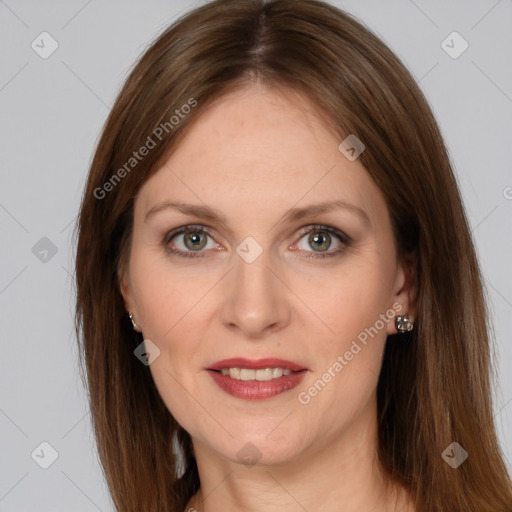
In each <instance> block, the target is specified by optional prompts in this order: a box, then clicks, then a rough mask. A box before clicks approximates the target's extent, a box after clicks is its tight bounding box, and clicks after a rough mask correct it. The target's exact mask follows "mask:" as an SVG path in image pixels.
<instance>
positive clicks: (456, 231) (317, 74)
mask: <svg viewBox="0 0 512 512" xmlns="http://www.w3.org/2000/svg"><path fill="white" fill-rule="evenodd" d="M255 81H261V82H262V83H265V84H266V85H267V86H268V87H285V88H290V89H293V90H295V91H299V92H300V93H302V94H304V95H305V96H306V97H307V98H309V100H310V101H311V103H312V104H313V105H314V106H315V108H316V109H317V112H318V114H319V115H321V116H322V118H323V119H324V120H325V122H326V123H328V125H329V128H330V129H331V130H332V131H333V133H335V134H337V135H338V136H339V140H340V142H341V141H342V140H343V139H344V138H345V137H346V136H347V135H348V134H355V135H356V136H357V138H358V139H360V140H361V141H362V142H363V143H364V145H365V148H366V149H365V151H364V152H363V153H362V154H361V155H360V156H359V159H360V161H361V163H362V164H363V166H364V167H365V169H366V170H367V172H368V173H369V175H370V176H371V178H372V179H373V180H374V182H375V183H376V185H377V186H378V187H379V189H380V190H381V192H382V193H383V195H384V197H385V200H386V204H387V207H388V209H389V212H390V216H391V220H392V225H393V233H394V237H395V242H396V247H397V250H398V253H399V255H400V257H402V256H405V255H413V257H414V260H413V261H414V272H415V279H416V284H417V287H416V288H417V292H416V297H415V306H416V311H417V314H416V318H415V329H414V330H413V331H411V332H408V333H406V334H402V335H400V338H398V335H391V336H388V338H387V340H386V347H385V352H384V358H383V365H382V370H381V374H380V376H379V381H378V386H377V399H378V400H377V401H378V431H379V452H378V460H379V464H380V466H381V467H382V468H383V470H384V471H385V473H386V475H387V476H388V477H389V480H390V481H394V482H397V483H400V485H402V486H404V487H405V488H406V489H407V490H408V491H409V493H410V495H411V497H412V500H413V502H414V504H415V507H416V510H417V512H440V511H441V510H442V511H443V512H460V511H462V510H464V511H465V512H511V510H512V485H511V480H510V476H509V475H508V473H507V469H506V466H505V464H504V457H503V454H502V452H501V451H500V447H499V442H498V439H497V435H496V428H495V424H494V420H493V408H492V400H493V397H492V387H493V385H494V383H495V381H496V370H495V367H494V365H493V343H494V341H493V337H492V336H491V328H490V325H489V320H488V319H489V310H488V306H487V302H486V297H485V294H484V288H483V284H482V275H481V271H480V268H479V263H478V260H477V257H476V254H475V248H474V242H473V240H472V237H471V232H470V229H469V227H468V220H467V214H466V212H465V209H464V205H463V201H462V199H461V194H460V191H459V188H458V185H457V182H456V179H455V177H454V172H453V169H452V164H451V163H450V159H449V156H448V152H447V149H446V146H445V143H444V141H443V139H442V136H441V134H440V130H439V127H438V125H437V123H436V121H435V119H434V116H433V113H432V110H431V108H430V106H429V104H428V102H427V100H426V98H425V97H424V95H423V93H422V92H421V90H420V88H419V87H418V85H417V83H416V82H415V80H414V78H413V77H412V75H411V74H410V73H409V71H408V70H407V69H406V67H405V66H404V65H403V64H402V62H401V61H400V60H399V59H398V58H397V56H395V54H394V53H393V52H392V51H391V50H390V49H389V48H388V47H387V46H386V45H385V43H384V42H383V41H382V40H380V39H379V38H378V37H377V36H376V35H375V34H373V33H372V32H371V31H370V30H369V29H368V28H367V27H366V26H365V25H364V24H363V23H362V22H360V21H358V20H357V19H356V18H355V17H353V16H352V15H350V14H348V13H346V12H344V11H342V10H340V9H338V8H336V7H334V6H333V5H330V4H328V3H324V2H322V1H318V0H270V1H265V0H216V1H211V2H208V3H206V4H204V5H202V6H200V7H198V8H196V9H194V10H192V11H190V12H188V13H186V14H185V15H183V16H181V17H180V18H179V19H178V20H177V21H175V22H174V23H173V24H172V25H171V26H169V27H168V28H167V29H165V31H163V33H162V34H161V35H159V36H158V37H157V38H156V40H155V41H154V42H152V43H151V45H150V46H149V47H148V48H147V49H145V51H144V52H143V54H142V55H141V56H140V58H138V59H137V62H136V63H135V65H134V66H133V69H131V70H130V73H129V75H128V77H127V79H126V81H125V82H124V84H123V86H122V87H121V90H120V92H119V94H118V96H117V99H116V101H115V104H114V106H113V108H112V110H111V112H110V114H109V116H108V118H107V120H106V122H105V124H104V126H103V129H102V132H101V135H100V138H99V140H98V143H97V147H96V150H95V153H94V155H93V158H92V161H91V165H90V169H89V172H88V176H87V182H86V185H85V188H84V192H83V196H82V200H81V206H80V211H79V216H78V221H77V225H76V227H75V237H76V246H77V251H76V267H75V272H76V312H75V329H76V336H77V342H78V345H79V354H80V363H81V366H80V368H81V372H82V373H81V376H82V379H83V381H84V384H85V385H86V387H87V390H88V397H89V404H90V410H91V416H92V420H93V429H94V434H95V439H96V442H97V447H98V453H99V457H100V462H101V466H102V469H103V471H104V475H105V478H106V482H107V485H108V488H109V492H110V495H111V497H112V500H113V502H114V504H115V506H116V508H117V510H118V511H119V512H141V511H144V512H169V511H173V512H174V511H175V512H183V510H184V508H185V506H186V504H187V502H188V500H189V498H190V497H191V496H192V495H193V494H195V493H196V491H197V490H198V489H199V486H200V481H199V475H198V470H197V464H196V460H195V457H194V452H193V446H192V442H191V438H190V435H189V434H188V433H187V432H186V431H185V430H184V429H183V428H182V427H181V426H180V425H179V424H178V423H177V421H176V420H175V419H174V418H173V416H172V414H171V413H170V411H169V410H168V409H167V408H166V406H165V404H164V403H163V401H162V399H161V397H160V395H159V393H158V391H157V389H156V387H155V385H154V382H153V379H152V377H151V374H150V370H149V367H147V366H145V365H143V364H141V362H140V361H139V360H138V359H137V358H136V357H135V356H134V350H135V348H136V347H137V346H138V345H139V344H140V343H141V341H142V339H141V336H140V333H138V332H135V331H134V330H133V329H132V326H131V322H130V320H129V318H128V315H127V312H126V310H125V306H124V302H123V299H122V296H121V293H120V287H119V276H120V270H121V269H123V268H124V265H126V261H127V257H128V254H129V250H130V241H131V233H132V227H133V205H134V198H135V197H136V195H137V191H138V190H139V188H140V187H141V185H142V184H143V183H144V182H145V181H147V180H148V178H150V177H151V176H152V174H153V173H154V172H155V171H156V170H157V169H158V168H159V166H160V165H161V164H162V162H164V161H165V159H166V158H167V157H168V155H169V154H170V152H171V151H172V150H173V148H175V147H176V145H177V143H178V141H179V140H180V138H182V137H183V136H185V135H186V128H187V126H190V124H191V123H192V122H193V121H194V120H195V119H197V118H198V116H200V115H201V112H203V111H204V109H205V108H206V107H207V106H208V105H209V104H210V103H211V101H213V100H215V99H216V98H219V97H220V96H221V95H223V94H225V93H227V92H228V91H230V90H233V89H234V88H236V87H243V86H244V85H247V84H251V83H254V82H255ZM183 105H189V106H190V108H187V109H184V108H183ZM191 105H193V106H191ZM177 110H178V112H177ZM180 112H181V113H182V114H183V112H186V115H178V114H179V113H180ZM173 116H174V117H173ZM176 116H178V117H179V121H176V120H177V119H178V117H176ZM172 119H173V121H171V120H172ZM159 127H160V128H159ZM150 139H151V142H152V144H150V143H149V141H150ZM143 146H146V147H147V148H149V149H148V151H145V152H144V153H145V155H144V156H143V157H142V156H141V155H139V158H137V159H133V153H134V151H137V150H139V148H141V147H143ZM123 169H124V171H123ZM173 440H175V442H177V443H178V446H179V448H180V450H179V451H181V452H182V454H183V458H182V459H180V457H179V456H178V455H177V454H176V453H175V450H173V449H172V445H173ZM452 442H457V443H459V444H460V445H461V446H462V447H463V448H464V450H465V451H466V452H467V453H468V455H469V456H468V458H467V460H465V461H464V462H463V463H462V464H461V465H460V466H459V467H457V468H456V469H454V468H452V467H451V466H450V465H449V464H447V462H446V461H445V460H444V459H443V457H442V454H443V452H444V451H445V449H446V448H447V447H448V446H449V445H450V444H451V443H452ZM180 461H181V462H182V463H183V468H182V469H183V470H182V471H178V468H179V464H180Z"/></svg>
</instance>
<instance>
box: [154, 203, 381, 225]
mask: <svg viewBox="0 0 512 512" xmlns="http://www.w3.org/2000/svg"><path fill="white" fill-rule="evenodd" d="M167 209H173V210H178V211H179V212H181V213H184V214H186V215H193V216H196V217H200V218H203V219H210V220H217V221H220V222H222V223H223V224H227V220H226V217H225V216H224V214H223V213H222V212H220V211H219V210H217V209H216V208H211V207H209V206H205V205H196V204H188V203H182V202H180V201H162V202H161V203H157V204H156V205H155V206H153V207H152V208H151V209H150V210H148V211H147V213H146V216H145V219H144V222H147V221H148V219H149V218H150V217H152V216H153V215H155V214H156V213H158V212H161V211H162V210H167ZM334 210H347V211H350V212H352V213H355V214H356V215H358V216H359V217H360V218H361V220H362V221H363V222H364V223H365V224H366V225H368V226H371V220H370V217H369V216H368V214H367V213H366V212H365V211H364V210H363V209H361V208H359V207H358V206H356V205H354V204H350V203H346V202H344V201H325V202H323V203H318V204H312V205H309V206H304V207H302V208H290V209H289V210H288V211H287V212H286V213H285V214H284V216H283V217H282V218H281V220H280V221H279V222H278V224H281V223H283V222H287V221H288V222H294V221H297V220H300V219H302V218H304V217H312V216H315V215H320V214H322V213H328V212H332V211H334Z"/></svg>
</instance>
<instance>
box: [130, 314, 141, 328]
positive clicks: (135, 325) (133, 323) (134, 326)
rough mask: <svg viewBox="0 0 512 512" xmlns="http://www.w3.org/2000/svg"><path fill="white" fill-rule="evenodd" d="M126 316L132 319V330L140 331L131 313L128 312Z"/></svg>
mask: <svg viewBox="0 0 512 512" xmlns="http://www.w3.org/2000/svg"><path fill="white" fill-rule="evenodd" d="M128 316H129V317H130V320H131V321H132V325H133V330H134V331H137V332H141V331H140V329H139V327H138V325H137V324H136V323H135V320H134V319H133V315H132V313H130V312H128Z"/></svg>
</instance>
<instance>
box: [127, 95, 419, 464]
mask: <svg viewBox="0 0 512 512" xmlns="http://www.w3.org/2000/svg"><path fill="white" fill-rule="evenodd" d="M340 142H341V140H340V139H339V137H337V136H336V135H334V134H333V133H332V132H331V131H329V129H328V128H327V127H326V126H325V124H324V123H323V122H322V121H321V119H320V118H319V117H318V116H317V115H316V114H315V108H314V107H313V106H312V105H311V104H309V103H308V102H307V100H306V99H304V98H303V97H301V96H298V95H296V94H294V93H292V92H291V91H287V93H286V95H284V94H283V91H278V90H276V89H266V88H263V87H262V86H252V87H250V88H244V89H241V90H238V91H236V92H230V93H229V94H227V95H224V96H223V97H221V98H220V99H218V100H217V101H216V102H215V103H214V104H212V105H211V106H210V107H209V108H208V110H206V111H205V112H204V113H203V114H202V115H201V116H200V117H199V118H198V119H197V120H196V121H195V122H194V124H192V125H191V126H190V127H189V131H188V133H187V134H186V135H185V137H184V138H183V139H182V141H181V143H180V144H179V145H178V146H177V148H176V150H175V151H174V152H173V154H172V155H171V156H170V157H169V159H168V161H167V162H166V163H165V165H164V166H162V168H160V169H159V170H158V171H157V172H156V174H154V175H153V176H152V177H151V178H150V179H149V180H147V181H146V182H145V184H144V185H143V187H142V188H141V189H140V191H139V194H138V195H137V197H136V200H135V208H134V228H133V237H132V245H131V248H130V255H129V262H128V264H127V265H126V268H125V269H123V271H122V272H121V274H120V284H121V293H122V295H123V297H124V300H125V305H126V308H127V310H128V311H131V312H132V313H133V315H134V320H135V321H136V323H137V325H138V326H140V328H141V330H142V333H143V338H144V339H149V340H151V342H152V343H154V344H155V345H156V346H157V347H158V349H159V350H160V355H159V356H158V357H157V358H156V359H155V360H154V361H153V362H152V363H151V364H150V371H151V374H152V376H153V379H154V381H155V384H156V387H157V389H158V391H159V393H160V395H161V397H162V399H163V400H164V402H165V403H166V405H167V407H168V409H169V411H170V412H171V413H172V415H173V416H174V417H175V418H176V420H177V421H178V422H179V423H180V424H181V425H182V426H183V427H184V428H185V429H186V430H187V431H188V432H189V433H190V434H191V436H192V438H193V440H194V442H195V443H196V442H197V443H198V444H200V445H201V446H203V447H205V449H208V450H210V451H211V453H215V454H217V455H219V456H220V457H222V458H224V459H226V460H230V461H233V462H240V461H241V457H242V456H243V454H244V450H246V451H247V450H249V452H250V451H251V450H252V451H253V453H249V457H253V458H257V459H259V463H260V464H271V463H272V464H277V463H283V462H285V461H291V460H296V459H298V458H300V457H301V456H302V455H305V454H307V453H313V452H314V451H318V450H320V449H321V448H322V447H326V446H328V445H329V444H330V443H332V440H333V439H343V438H344V436H345V437H347V436H348V435H349V432H351V431H352V432H354V429H355V428H356V426H361V425H364V424H365V422H366V423H367V422H368V421H370V420H369V418H371V414H370V413H369V411H373V410H374V408H375V403H376V402H375V397H376V386H377V381H378V375H379V371H380V367H381V359H382V355H383V349H384V344H385V340H386V336H387V335H388V334H392V333H396V332H397V331H396V329H395V326H394V317H395V316H396V314H397V313H398V314H406V313H408V314H411V308H412V304H411V303H410V302H409V289H408V286H409V285H408V283H409V279H408V277H407V272H406V269H405V266H404V265H403V264H402V263H401V262H400V261H398V259H397V252H396V247H395V242H394V238H393V233H392V226H391V223H390V216H389V212H388V210H387V207H386V203H385V200H384V197H383V195H382V193H381V192H380V190H379V189H378V188H377V186H376V185H375V184H374V182H373V181H372V179H371V178H370V177H369V175H368V174H367V172H366V170H365V169H364V167H363V166H362V164H361V163H360V162H359V159H356V160H354V161H350V160H348V159H347V158H346V157H345V155H344V154H342V153H341V152H340V151H339V149H338V146H339V144H340ZM335 201H336V202H338V203H337V205H335V206H334V207H333V208H332V209H330V210H326V211H322V212H320V211H319V210H318V209H317V210H314V209H311V210H309V211H306V210H304V209H307V208H308V207H311V206H312V205H318V204H321V203H331V202H335ZM165 202H172V203H182V204H189V205H195V206H197V207H208V209H209V211H210V213H212V212H213V214H214V215H215V216H213V217H211V216H205V215H204V211H194V212H192V211H190V210H189V211H186V210H184V209H182V210H181V211H180V210H179V209H177V208H176V207H173V206H169V205H167V206H163V205H164V203H165ZM298 212H302V213H301V214H298ZM293 213H295V215H292V214H293ZM187 226H188V227H187ZM229 358H245V359H249V360H251V361H255V360H259V359H264V358H279V359H282V360H285V361H287V362H293V363H295V364H296V365H297V366H298V368H300V369H302V371H301V372H298V373H295V372H293V373H291V374H290V375H288V376H286V375H284V376H283V377H276V378H275V379H272V381H261V384H258V382H259V381H257V380H256V381H254V379H255V378H256V372H254V373H251V372H250V371H249V372H242V373H243V374H244V375H242V378H244V376H245V378H249V381H250V382H249V381H245V380H238V379H235V378H232V377H230V376H223V375H222V373H219V372H214V371H213V370H211V369H209V368H211V367H212V366H214V365H215V363H216V362H219V361H222V360H224V359H229ZM286 364H287V363H282V364H279V365H278V364H270V365H269V366H271V367H277V366H286ZM221 366H222V365H221ZM230 366H232V365H230ZM238 366H240V367H243V366H244V365H243V364H238ZM247 366H249V363H248V364H247ZM248 369H249V370H250V367H249V368H248ZM276 372H277V373H276V375H279V370H276ZM264 373H265V372H264ZM268 375H269V374H268V373H265V375H264V376H263V374H261V372H260V374H259V376H260V378H261V377H263V378H268ZM213 376H215V377H216V378H215V379H214V378H213ZM234 376H235V377H236V370H234ZM227 379H229V384H228V385H229V386H230V385H231V384H233V386H231V387H234V388H236V389H237V390H238V393H239V395H236V393H237V391H236V390H235V391H233V393H235V394H232V392H228V391H226V390H225V389H224V388H223V387H221V385H219V384H218V382H220V381H221V380H222V381H223V382H226V380H227ZM279 379H281V380H279ZM276 382H277V384H276ZM235 384H236V386H235ZM249 386H250V389H249ZM258 386H261V388H258V389H259V393H260V394H257V393H258V391H256V392H255V391H254V390H255V389H256V388H257V387H258ZM287 386H294V387H291V388H287ZM283 388H284V389H285V390H284V391H283ZM230 389H231V388H230ZM248 389H249V391H247V390H248ZM269 390H270V391H269ZM278 391H281V392H278ZM240 393H242V394H243V393H249V394H247V395H244V396H245V397H241V396H240ZM250 393H256V394H250ZM265 393H267V395H265ZM275 393H277V394H275ZM248 443H251V444H248ZM254 447H256V448H254ZM240 450H242V451H240ZM246 455H247V454H246Z"/></svg>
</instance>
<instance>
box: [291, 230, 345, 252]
mask: <svg viewBox="0 0 512 512" xmlns="http://www.w3.org/2000/svg"><path fill="white" fill-rule="evenodd" d="M303 239H305V240H306V245H307V246H309V247H313V248H314V251H308V249H307V248H305V249H304V248H303V247H300V246H299V249H301V250H304V251H305V252H312V253H313V254H309V255H307V256H306V257H307V258H330V257H332V256H338V255H339V254H341V253H342V252H344V250H345V249H346V248H347V247H348V246H350V244H351V243H352V239H351V238H350V237H349V236H348V235H346V234H345V233H343V232H341V231H339V230H337V229H335V228H331V227H329V226H321V225H315V226H311V227H309V228H308V230H307V231H306V232H305V233H303V236H302V237H301V239H300V240H299V242H297V245H299V244H300V241H301V240H303ZM333 239H334V241H336V240H337V242H338V244H337V248H336V249H335V250H333V251H329V252H327V251H328V249H329V248H330V247H331V246H332V245H333ZM317 249H318V250H317Z"/></svg>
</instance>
